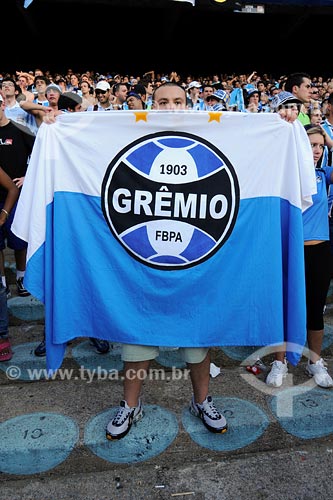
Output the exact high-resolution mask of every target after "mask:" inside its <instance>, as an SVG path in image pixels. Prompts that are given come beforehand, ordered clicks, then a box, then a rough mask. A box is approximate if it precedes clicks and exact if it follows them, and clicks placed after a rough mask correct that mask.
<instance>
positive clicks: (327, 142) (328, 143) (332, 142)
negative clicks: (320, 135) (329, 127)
mask: <svg viewBox="0 0 333 500" xmlns="http://www.w3.org/2000/svg"><path fill="white" fill-rule="evenodd" d="M320 126H321V128H322V129H323V131H324V133H325V146H327V147H328V149H330V150H331V151H333V149H332V148H333V139H331V137H330V136H329V135H328V133H327V132H326V130H325V129H324V127H323V126H322V125H320Z"/></svg>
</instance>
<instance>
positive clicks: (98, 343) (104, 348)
mask: <svg viewBox="0 0 333 500" xmlns="http://www.w3.org/2000/svg"><path fill="white" fill-rule="evenodd" d="M89 339H90V344H91V345H93V346H94V347H96V351H97V352H98V353H99V354H106V353H107V352H109V350H110V344H109V342H108V341H107V340H100V339H94V338H93V337H89Z"/></svg>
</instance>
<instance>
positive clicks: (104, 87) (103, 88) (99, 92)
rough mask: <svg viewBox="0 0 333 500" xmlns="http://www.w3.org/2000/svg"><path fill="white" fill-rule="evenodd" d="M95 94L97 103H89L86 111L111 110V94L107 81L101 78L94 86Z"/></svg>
mask: <svg viewBox="0 0 333 500" xmlns="http://www.w3.org/2000/svg"><path fill="white" fill-rule="evenodd" d="M95 95H96V99H97V103H96V104H94V105H92V104H91V105H90V106H88V108H87V111H111V110H113V105H112V102H113V96H112V95H111V87H110V84H109V83H108V82H106V81H105V80H101V81H100V82H98V83H97V85H96V87H95Z"/></svg>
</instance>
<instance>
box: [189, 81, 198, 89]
mask: <svg viewBox="0 0 333 500" xmlns="http://www.w3.org/2000/svg"><path fill="white" fill-rule="evenodd" d="M193 88H196V89H201V83H199V82H197V81H196V80H193V82H191V83H190V84H189V85H188V87H187V90H190V89H193Z"/></svg>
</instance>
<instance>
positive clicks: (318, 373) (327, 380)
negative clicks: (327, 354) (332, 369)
mask: <svg viewBox="0 0 333 500" xmlns="http://www.w3.org/2000/svg"><path fill="white" fill-rule="evenodd" d="M305 373H306V374H307V375H309V377H313V379H314V381H315V382H316V384H317V385H319V387H325V388H327V387H333V380H332V377H330V375H329V374H328V373H327V368H326V366H325V365H324V360H323V358H320V359H318V361H317V362H316V363H312V364H311V363H310V361H308V364H307V367H306V369H305Z"/></svg>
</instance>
